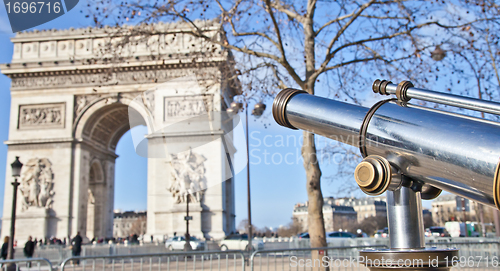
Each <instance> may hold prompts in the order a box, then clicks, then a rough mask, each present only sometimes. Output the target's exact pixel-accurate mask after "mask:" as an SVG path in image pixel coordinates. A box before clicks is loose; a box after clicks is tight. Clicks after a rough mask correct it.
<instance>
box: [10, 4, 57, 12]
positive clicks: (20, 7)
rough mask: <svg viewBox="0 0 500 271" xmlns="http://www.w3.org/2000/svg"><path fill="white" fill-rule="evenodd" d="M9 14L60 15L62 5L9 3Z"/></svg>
mask: <svg viewBox="0 0 500 271" xmlns="http://www.w3.org/2000/svg"><path fill="white" fill-rule="evenodd" d="M5 6H6V8H7V13H42V12H43V13H59V12H61V11H62V9H61V3H59V2H54V3H50V2H48V3H46V2H8V3H6V4H5Z"/></svg>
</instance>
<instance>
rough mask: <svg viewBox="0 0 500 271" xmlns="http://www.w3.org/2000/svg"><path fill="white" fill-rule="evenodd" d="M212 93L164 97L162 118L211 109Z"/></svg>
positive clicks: (166, 118)
mask: <svg viewBox="0 0 500 271" xmlns="http://www.w3.org/2000/svg"><path fill="white" fill-rule="evenodd" d="M212 97H213V96H212V95H210V94H207V95H193V96H180V97H165V98H164V99H165V101H164V104H165V116H164V120H168V119H170V118H179V117H192V116H198V115H201V114H205V113H206V112H209V111H211V110H212Z"/></svg>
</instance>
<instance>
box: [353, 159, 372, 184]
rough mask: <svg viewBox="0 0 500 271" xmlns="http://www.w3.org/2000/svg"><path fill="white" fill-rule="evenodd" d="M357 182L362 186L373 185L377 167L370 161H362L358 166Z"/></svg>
mask: <svg viewBox="0 0 500 271" xmlns="http://www.w3.org/2000/svg"><path fill="white" fill-rule="evenodd" d="M355 176H356V182H357V183H358V185H359V186H361V187H369V186H372V184H373V182H374V181H375V179H376V178H375V176H376V172H375V167H374V166H373V165H372V164H371V163H368V162H361V163H360V164H359V165H358V167H357V168H356V173H355Z"/></svg>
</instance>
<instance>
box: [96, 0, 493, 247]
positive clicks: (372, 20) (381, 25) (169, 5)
mask: <svg viewBox="0 0 500 271" xmlns="http://www.w3.org/2000/svg"><path fill="white" fill-rule="evenodd" d="M465 2H467V3H465ZM465 2H460V1H459V2H458V3H453V4H452V3H449V2H445V1H442V2H439V1H405V0H382V1H381V0H367V1H352V0H351V1H347V0H341V1H318V0H308V1H290V0H281V1H270V0H247V1H243V0H236V1H224V0H199V1H184V0H168V1H165V2H163V3H160V2H157V1H152V0H138V1H137V2H122V3H121V4H119V5H118V6H112V2H111V1H110V0H104V1H100V2H98V3H97V7H95V6H93V8H94V9H95V8H96V9H97V11H96V10H93V11H92V12H91V14H90V15H91V16H94V20H95V22H96V24H97V25H103V24H106V23H107V24H110V23H114V24H117V25H119V24H122V23H125V22H128V23H132V24H134V25H137V27H136V28H137V29H140V30H138V32H140V33H142V34H144V35H147V34H148V29H150V28H149V27H148V25H149V24H150V23H154V22H157V21H181V22H184V23H185V24H186V25H188V26H189V27H190V29H191V30H190V31H188V32H187V34H190V35H192V36H194V37H196V38H198V39H201V40H203V41H206V42H209V43H212V44H217V45H219V46H223V47H224V48H226V49H227V50H230V51H231V52H232V53H233V54H234V56H235V59H236V63H235V69H236V71H237V72H236V74H237V75H239V77H238V78H239V79H240V81H241V82H242V83H243V86H244V90H245V93H244V96H245V97H250V96H255V95H257V96H259V97H262V99H264V98H265V97H269V96H272V95H274V94H275V93H276V90H278V89H283V88H285V87H296V88H300V89H303V90H305V91H307V92H308V93H310V94H313V95H314V94H318V93H319V94H321V95H327V96H331V97H335V98H338V99H343V100H346V101H350V102H354V103H362V102H363V99H364V98H365V97H366V92H365V91H360V90H362V89H365V90H367V91H368V90H369V89H370V88H369V87H368V86H367V82H368V81H372V80H373V77H371V76H374V77H378V76H383V77H386V78H389V79H393V80H396V79H401V78H405V79H417V78H418V79H422V80H419V81H421V82H424V80H423V78H422V77H423V76H425V75H427V74H428V73H426V72H424V71H426V70H427V69H429V65H430V64H428V63H427V61H426V60H429V59H430V57H426V56H430V49H433V48H434V46H435V45H436V44H437V43H436V42H434V40H435V37H434V35H433V34H435V33H438V32H439V33H446V34H450V33H452V32H453V31H456V30H457V29H462V28H464V27H469V26H473V25H474V24H475V23H477V22H482V21H485V20H490V19H491V18H490V17H489V15H488V16H486V17H484V18H483V17H481V18H480V17H477V16H469V17H467V18H462V19H460V20H459V21H458V22H456V21H454V20H450V19H449V17H450V13H452V11H450V6H454V7H459V8H466V9H467V10H472V11H473V12H474V13H476V12H481V9H482V8H483V6H482V4H481V3H482V2H484V1H473V2H470V1H465ZM110 15H113V16H110ZM111 18H113V19H112V20H113V21H110V20H111ZM199 19H203V20H199ZM204 19H211V20H215V21H216V22H217V23H218V24H220V29H219V33H220V35H216V36H214V35H207V32H206V31H205V29H204V23H205V21H204ZM450 35H451V34H450ZM216 37H222V38H216ZM321 89H325V90H326V91H318V90H321ZM303 138H304V140H303V145H302V152H301V154H302V157H303V159H304V162H303V166H304V168H305V171H306V182H305V184H306V190H307V195H308V201H309V205H308V214H309V219H308V220H309V223H308V224H309V232H310V237H311V246H312V247H324V246H326V245H327V244H326V239H325V229H324V219H323V213H322V207H323V195H322V191H321V175H322V172H321V169H320V165H319V163H318V157H317V148H316V142H315V137H314V134H313V133H310V132H303Z"/></svg>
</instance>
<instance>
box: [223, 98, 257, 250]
mask: <svg viewBox="0 0 500 271" xmlns="http://www.w3.org/2000/svg"><path fill="white" fill-rule="evenodd" d="M242 110H245V132H246V137H245V138H246V143H247V205H248V250H249V251H251V250H253V246H252V237H253V233H252V232H253V231H252V207H251V200H250V151H249V143H248V101H245V104H244V105H243V103H240V102H235V101H234V102H232V103H231V106H230V107H229V108H228V109H227V110H226V112H227V113H229V114H237V113H238V112H240V111H242ZM264 110H266V105H265V104H264V103H262V102H258V103H257V104H256V105H255V106H254V108H253V110H252V115H254V116H255V117H257V118H258V117H260V116H262V114H263V113H264Z"/></svg>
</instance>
